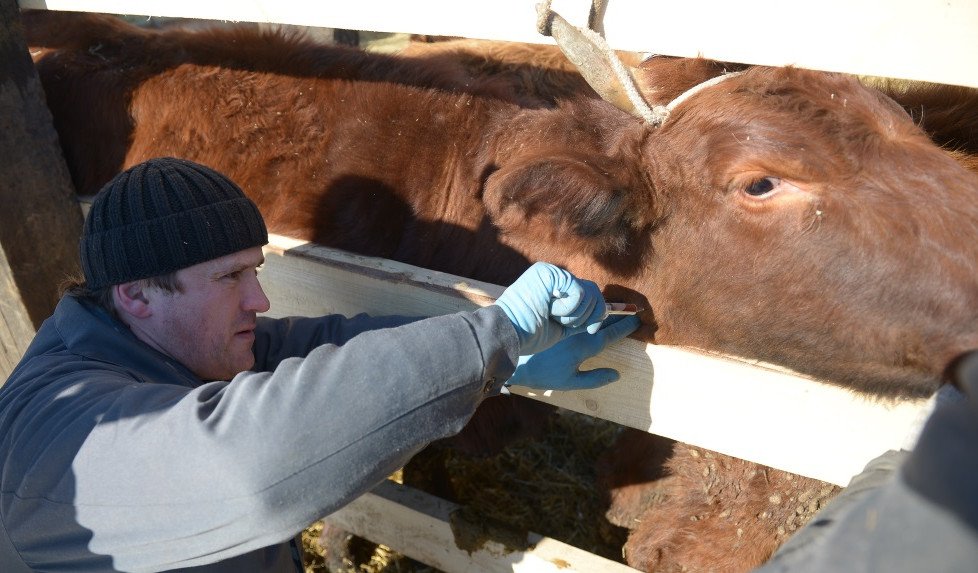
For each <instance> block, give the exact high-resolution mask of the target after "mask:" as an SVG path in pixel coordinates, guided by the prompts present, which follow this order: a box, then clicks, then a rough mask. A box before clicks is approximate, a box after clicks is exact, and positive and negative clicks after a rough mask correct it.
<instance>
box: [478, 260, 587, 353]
mask: <svg viewBox="0 0 978 573" xmlns="http://www.w3.org/2000/svg"><path fill="white" fill-rule="evenodd" d="M495 304H496V305H498V306H500V307H501V308H502V309H503V312H505V313H506V316H508V317H509V320H510V322H512V323H513V326H514V327H516V334H517V336H519V339H520V354H521V355H529V354H536V353H537V352H540V351H543V350H546V349H547V348H550V347H551V346H553V345H554V344H556V343H557V342H559V341H560V340H561V339H563V338H565V337H567V336H570V335H572V334H577V333H578V332H583V331H584V330H585V329H586V330H587V331H588V332H590V333H591V334H594V333H595V332H597V331H598V329H599V328H600V327H601V320H602V319H603V318H604V312H605V305H604V298H603V297H602V296H601V291H600V290H599V289H598V285H596V284H594V283H593V282H591V281H586V280H582V279H579V278H577V277H575V276H574V275H572V274H570V273H569V272H567V271H565V270H564V269H561V268H558V267H556V266H554V265H551V264H549V263H534V264H533V266H532V267H530V268H529V269H527V270H526V272H524V273H523V274H522V275H521V276H520V278H518V279H516V282H514V283H513V284H512V285H511V286H510V287H509V288H508V289H506V290H505V291H504V292H503V294H502V295H501V296H500V297H499V298H498V299H496V303H495Z"/></svg>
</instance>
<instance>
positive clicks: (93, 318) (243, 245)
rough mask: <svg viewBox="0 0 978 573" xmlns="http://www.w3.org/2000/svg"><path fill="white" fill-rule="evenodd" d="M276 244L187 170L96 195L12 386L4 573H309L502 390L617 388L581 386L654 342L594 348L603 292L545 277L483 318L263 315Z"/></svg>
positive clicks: (0, 512)
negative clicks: (354, 520)
mask: <svg viewBox="0 0 978 573" xmlns="http://www.w3.org/2000/svg"><path fill="white" fill-rule="evenodd" d="M266 242H267V231H266V229H265V225H264V222H263V221H262V218H261V216H260V215H259V213H258V211H257V209H256V208H255V205H254V204H253V203H252V202H251V201H250V200H248V199H247V198H246V197H245V196H244V195H243V194H242V193H241V191H240V189H238V188H237V186H235V185H234V184H233V183H232V182H231V181H230V180H228V179H227V178H226V177H224V176H222V175H220V174H218V173H216V172H214V171H212V170H210V169H208V168H206V167H204V166H201V165H197V164H195V163H191V162H189V161H184V160H177V159H172V158H161V159H155V160H150V161H147V162H145V163H143V164H140V165H137V166H135V167H133V168H131V169H129V170H127V171H125V172H123V173H122V174H120V175H119V176H117V177H116V178H115V179H113V180H112V181H110V182H109V183H108V184H107V185H106V186H105V188H103V189H102V191H101V192H100V193H99V194H98V196H97V197H96V198H95V201H94V203H93V205H92V209H91V212H90V213H89V216H88V218H87V220H86V222H85V228H84V231H83V235H82V239H81V261H82V269H83V271H84V278H85V281H84V283H83V284H78V285H75V286H74V287H73V288H72V289H70V291H69V293H68V294H67V295H66V296H65V297H63V298H62V300H61V301H60V303H59V305H58V307H57V309H56V311H55V313H54V315H53V316H52V317H51V318H50V319H48V320H47V321H46V322H45V323H44V325H43V326H42V327H41V328H40V330H39V331H38V334H37V336H36V338H35V340H34V341H33V342H32V344H31V346H30V348H29V349H28V350H27V353H26V355H25V356H24V358H23V360H22V361H21V363H20V364H19V365H18V366H17V368H16V369H15V370H14V372H13V373H12V374H11V376H10V378H9V379H8V381H7V382H6V384H5V385H4V387H3V388H2V389H0V456H2V457H0V463H2V467H0V570H2V571H4V573H13V572H19V571H29V570H73V571H158V570H170V569H175V568H195V567H196V568H199V569H196V570H201V571H296V570H297V568H298V565H297V561H296V559H297V552H296V549H295V545H294V544H293V543H292V541H291V540H292V538H293V537H294V536H295V535H296V534H297V533H299V532H300V531H301V530H302V529H303V528H304V527H305V526H307V525H308V524H309V523H311V522H313V521H315V520H316V519H318V518H320V517H322V516H323V515H326V514H328V513H330V512H332V511H334V510H336V509H337V508H339V507H341V506H343V505H344V504H346V503H348V502H349V501H351V500H352V499H354V498H355V497H357V496H359V495H360V494H362V493H364V492H365V491H367V490H368V489H370V488H371V487H373V486H374V485H375V484H376V483H378V482H379V481H380V480H382V479H384V478H385V477H386V476H387V475H389V474H390V473H391V472H393V471H395V470H396V469H398V468H399V467H401V466H402V465H404V463H406V462H407V461H408V459H409V458H410V457H411V456H412V455H413V454H414V453H416V452H417V451H418V450H420V449H421V448H422V447H423V446H424V445H425V444H427V443H429V442H431V441H432V440H436V439H440V438H444V437H447V436H450V435H452V434H454V433H456V432H458V431H459V430H460V429H461V428H462V427H463V426H464V424H465V423H466V421H467V420H468V419H469V417H470V416H471V415H472V413H473V412H474V410H475V408H476V407H477V406H478V405H479V403H480V402H481V401H482V400H483V398H484V397H486V396H490V395H494V394H497V393H499V392H500V390H501V388H502V387H503V384H504V382H506V381H507V380H509V383H513V384H524V385H531V386H534V387H538V388H549V389H558V390H560V389H570V388H581V387H593V386H597V385H600V384H603V383H606V382H609V381H611V380H613V379H614V378H615V377H616V376H617V373H616V372H614V371H613V370H608V369H601V370H596V371H591V372H584V373H580V372H578V371H577V368H578V366H579V365H580V363H581V361H583V360H584V359H585V358H587V357H588V356H591V355H593V354H596V353H597V352H599V351H600V350H601V349H602V348H603V347H604V346H605V345H606V344H608V343H610V342H612V341H614V340H618V339H620V338H622V337H624V336H625V335H627V334H628V333H629V332H631V331H632V330H634V329H635V328H636V327H637V325H638V322H637V320H636V319H635V318H634V317H632V318H630V319H626V320H623V321H620V322H618V323H615V324H614V325H612V326H608V327H607V328H605V329H603V330H600V331H599V330H598V329H599V326H600V322H601V320H602V318H603V317H604V316H605V306H604V301H603V300H602V298H601V295H600V292H599V291H598V289H597V287H596V286H595V285H594V284H593V283H590V282H588V281H582V280H579V279H577V278H575V277H573V276H572V275H570V274H569V273H567V272H566V271H563V270H561V269H559V268H557V267H553V266H551V265H547V264H543V263H537V264H536V265H534V266H533V267H531V268H530V269H529V270H528V271H527V272H526V274H524V275H523V276H522V277H520V279H518V280H517V281H516V282H515V283H514V284H513V285H512V286H511V287H510V288H508V289H507V290H506V291H505V292H504V293H503V295H502V296H501V297H500V298H499V300H498V301H497V302H496V304H494V305H491V306H489V307H486V308H482V309H479V310H477V311H474V312H463V313H458V314H455V315H449V316H442V317H435V318H430V319H426V320H413V319H408V318H403V317H382V318H371V317H367V316H358V317H354V318H351V319H345V318H343V317H338V316H328V317H323V318H318V319H308V318H292V319H285V320H271V319H267V318H257V315H258V314H259V313H262V312H264V311H266V310H268V307H269V301H268V299H267V298H266V297H265V294H264V292H263V291H262V288H261V286H260V284H259V282H258V279H257V276H256V275H257V272H256V271H257V269H258V267H259V266H260V265H261V264H262V261H263V257H262V251H261V246H262V245H264V244H265V243H266ZM585 331H586V332H585ZM578 333H580V334H578ZM548 349H549V350H548ZM520 355H523V356H524V357H523V359H521V362H525V363H526V364H525V367H524V366H521V367H520V368H518V369H517V362H518V360H517V359H518V357H519V356H520ZM514 370H515V374H514Z"/></svg>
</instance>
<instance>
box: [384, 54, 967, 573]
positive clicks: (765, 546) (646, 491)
mask: <svg viewBox="0 0 978 573" xmlns="http://www.w3.org/2000/svg"><path fill="white" fill-rule="evenodd" d="M401 53H402V54H403V55H409V56H412V57H424V58H435V59H448V60H453V61H456V62H459V63H460V64H461V65H463V66H465V67H466V69H467V70H469V71H470V73H472V74H473V75H476V76H485V75H494V76H504V77H507V78H508V80H509V81H510V82H511V83H512V84H513V85H514V86H516V88H517V89H518V90H519V91H520V92H521V93H523V94H524V95H527V96H533V97H539V98H543V99H546V100H548V101H550V100H552V101H557V100H559V99H561V98H565V97H569V96H571V95H574V94H577V95H584V96H588V97H598V95H597V94H596V93H594V91H593V90H592V89H591V88H590V86H589V85H588V84H587V83H586V82H585V81H584V79H583V78H582V77H581V75H580V74H578V73H577V71H576V68H575V67H574V66H573V64H571V63H570V62H569V61H568V60H567V58H566V57H564V56H563V52H561V51H560V50H559V49H558V48H557V47H556V46H549V45H534V46H529V45H524V44H516V43H509V42H493V41H487V40H471V39H438V40H437V41H431V40H425V39H419V38H416V39H415V41H414V42H412V43H410V44H408V46H407V47H406V49H405V50H403V51H402V52H401ZM619 57H621V58H622V60H624V61H626V62H632V63H634V62H637V61H638V59H637V55H636V54H629V53H623V52H619ZM660 68H661V69H663V70H664V72H662V73H656V71H655V70H656V69H660ZM744 68H745V67H744V66H741V65H737V64H730V63H721V62H712V61H706V60H695V59H692V60H691V59H685V60H679V61H677V60H675V59H673V58H659V59H656V61H654V62H646V63H645V64H643V67H642V68H640V69H638V70H636V71H637V73H636V75H637V77H638V80H639V83H640V89H641V90H642V92H643V94H644V95H645V97H646V98H647V99H649V100H651V101H668V100H671V99H672V98H674V97H676V96H678V95H679V94H680V93H682V92H683V91H684V90H685V89H687V88H688V87H689V86H690V85H694V84H697V83H699V82H702V81H705V80H708V79H709V78H712V77H715V76H718V75H720V74H722V73H724V72H726V71H736V70H742V69H744ZM860 79H861V81H862V82H863V83H864V84H867V85H870V86H872V87H875V88H876V89H879V90H880V91H882V92H884V93H885V94H887V95H889V96H890V97H891V98H893V99H894V100H895V101H896V102H897V103H899V104H900V105H901V106H902V107H903V108H904V109H905V110H906V111H907V113H908V114H909V115H910V116H911V117H912V118H913V120H914V121H915V122H916V123H917V124H918V125H919V126H920V128H921V129H923V130H924V131H925V132H926V133H927V134H928V135H929V136H930V137H931V139H932V140H933V141H934V142H935V143H937V144H939V145H940V146H941V147H942V148H943V149H945V151H947V152H948V153H949V154H950V156H951V157H953V158H954V159H955V160H957V161H958V162H959V163H961V164H962V165H964V166H965V167H967V168H968V169H970V170H972V171H975V172H978V90H976V89H973V88H965V87H960V86H943V85H938V84H930V83H926V82H910V81H897V80H889V79H885V78H869V77H864V78H860ZM598 472H599V482H600V485H601V486H602V489H603V490H604V491H606V492H607V495H608V496H609V505H610V507H609V509H608V512H607V517H608V519H609V520H610V521H611V522H613V523H615V524H617V525H620V526H622V527H627V528H629V529H631V530H632V531H631V533H630V535H629V537H628V542H627V544H626V545H625V548H624V550H625V554H626V556H627V561H628V563H629V564H630V565H632V566H633V567H637V568H640V569H644V570H655V571H673V570H688V571H739V570H747V569H750V568H752V567H753V566H754V565H755V564H756V563H759V562H761V561H763V560H765V559H766V558H767V556H768V555H770V554H771V552H773V551H774V549H776V548H777V546H778V545H780V543H781V542H782V541H783V540H784V539H785V538H786V536H789V535H791V534H792V532H793V531H795V530H796V529H798V528H799V527H800V526H802V525H804V523H805V522H807V520H808V519H809V518H810V517H811V516H812V515H813V514H814V513H815V512H816V511H817V510H818V509H820V508H821V506H822V505H823V504H824V503H825V502H826V501H828V500H829V499H831V497H833V496H834V495H835V493H836V492H837V491H838V488H837V487H834V486H832V485H830V484H825V483H822V482H819V481H817V480H812V479H809V478H804V477H802V476H797V475H792V474H790V473H787V472H783V471H780V470H775V469H773V468H768V467H764V466H760V465H757V464H752V463H749V462H745V461H743V460H738V459H736V458H732V457H730V456H725V455H722V454H717V453H715V452H708V451H702V450H697V449H695V448H690V447H689V446H685V445H679V447H678V448H676V446H675V445H674V443H673V442H672V441H671V440H667V439H665V438H661V437H658V436H654V435H649V434H647V433H645V432H639V431H634V430H626V431H625V432H623V433H622V434H621V435H620V437H619V438H618V440H617V442H616V443H615V445H614V446H613V447H612V448H611V449H610V450H608V451H607V452H606V453H605V455H603V456H602V458H601V460H599V465H598ZM703 539H708V540H709V543H701V542H697V540H703ZM717 547H722V548H723V549H724V550H723V551H718V550H717Z"/></svg>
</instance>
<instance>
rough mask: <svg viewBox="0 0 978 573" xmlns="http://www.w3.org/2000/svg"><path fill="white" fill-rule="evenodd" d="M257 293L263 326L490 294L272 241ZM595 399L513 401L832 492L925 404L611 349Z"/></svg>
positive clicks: (467, 283) (491, 290) (713, 362)
mask: <svg viewBox="0 0 978 573" xmlns="http://www.w3.org/2000/svg"><path fill="white" fill-rule="evenodd" d="M261 278H262V283H263V284H264V285H265V288H266V291H267V294H268V296H269V298H270V299H271V301H272V309H271V312H270V313H269V314H270V315H272V316H287V315H319V314H325V313H331V312H333V313H341V314H346V315H351V314H355V313H357V312H367V313H370V314H375V315H376V314H405V315H411V316H432V315H436V314H443V313H449V312H457V311H459V310H469V309H474V308H477V307H478V306H481V305H485V304H490V303H491V302H492V300H494V299H495V297H497V296H498V295H499V294H500V293H501V292H502V290H503V289H502V287H500V286H497V285H491V284H487V283H481V282H478V281H471V280H468V279H463V278H460V277H456V276H453V275H449V274H445V273H439V272H436V271H430V270H426V269H420V268H417V267H412V266H410V265H405V264H402V263H397V262H394V261H388V260H384V259H376V258H372V257H364V256H360V255H354V254H350V253H345V252H343V251H338V250H336V249H328V248H325V247H321V246H317V245H311V244H308V243H303V242H301V241H295V240H293V239H288V238H285V237H280V236H272V238H271V243H270V245H269V247H268V248H267V249H266V264H265V267H264V269H263V270H262V274H261ZM596 366H611V367H614V368H617V369H618V370H619V371H620V372H621V374H622V377H621V380H619V381H618V382H616V383H614V384H611V385H609V386H606V387H604V388H599V389H596V390H588V391H579V392H556V393H552V392H550V393H543V394H541V393H536V392H533V391H529V390H527V389H520V388H514V391H515V392H516V393H519V394H522V395H525V396H529V397H531V398H534V399H537V400H541V401H544V402H549V403H551V404H555V405H557V406H561V407H563V408H567V409H570V410H574V411H577V412H581V413H585V414H589V415H591V416H596V417H600V418H603V419H606V420H611V421H614V422H617V423H620V424H623V425H626V426H630V427H633V428H638V429H641V430H645V431H648V432H651V433H654V434H659V435H663V436H668V437H670V438H673V439H676V440H679V441H682V442H687V443H690V444H695V445H698V446H701V447H704V448H708V449H711V450H715V451H718V452H722V453H725V454H729V455H732V456H735V457H738V458H742V459H746V460H751V461H754V462H758V463H762V464H765V465H768V466H772V467H775V468H779V469H782V470H786V471H789V472H792V473H797V474H801V475H806V476H809V477H813V478H817V479H820V480H824V481H827V482H831V483H835V484H838V485H846V484H847V483H848V481H849V478H850V477H851V476H853V475H855V474H857V473H859V472H860V471H861V470H862V468H863V466H864V465H865V464H866V462H868V461H869V460H871V459H872V458H874V457H876V456H877V455H879V454H881V453H883V452H885V451H887V450H889V449H897V448H900V447H901V446H904V445H905V443H906V438H907V436H908V435H912V434H913V433H914V432H915V431H916V428H917V427H918V426H919V423H920V420H921V419H922V418H923V417H925V416H926V415H927V413H928V412H929V408H930V407H931V403H930V401H915V402H903V403H886V402H878V401H874V400H870V399H867V398H864V397H861V396H858V395H856V394H854V393H852V392H849V391H847V390H845V389H842V388H839V387H836V386H831V385H828V384H823V383H820V382H818V381H815V380H811V379H808V378H805V377H803V376H799V375H797V374H795V373H792V372H789V371H787V370H784V369H780V368H777V367H774V366H771V365H764V364H759V363H756V362H750V361H744V360H738V359H734V358H731V357H724V356H714V355H708V354H705V353H702V352H696V351H693V350H690V349H684V348H677V347H670V346H663V345H652V344H644V343H640V342H638V341H636V340H631V339H628V340H625V341H622V342H620V343H618V344H616V345H614V346H612V347H611V348H609V349H608V350H606V351H605V352H604V353H603V354H602V355H601V356H599V357H598V358H596V359H594V360H592V361H589V362H588V363H587V364H586V365H585V367H596Z"/></svg>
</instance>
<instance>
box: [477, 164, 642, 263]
mask: <svg viewBox="0 0 978 573" xmlns="http://www.w3.org/2000/svg"><path fill="white" fill-rule="evenodd" d="M599 163H600V160H594V159H592V158H585V157H569V156H561V157H554V156H547V157H536V158H528V159H524V160H522V161H519V162H517V163H514V164H511V165H507V166H505V167H502V168H500V169H498V170H497V171H495V172H493V173H492V174H491V175H489V177H488V178H487V179H486V182H485V187H484V194H483V202H484V203H485V206H486V210H487V212H488V213H489V216H490V217H491V218H492V221H493V223H494V224H495V225H496V227H498V228H499V229H500V230H501V231H502V232H503V233H506V234H518V235H521V236H524V237H527V238H536V239H539V240H543V241H546V240H558V241H559V240H567V239H572V240H573V241H574V242H575V243H581V242H583V243H584V244H583V245H581V246H586V247H587V248H588V250H589V251H590V252H592V253H595V254H599V255H620V254H623V253H625V252H627V251H628V249H629V247H630V246H631V245H632V244H633V243H634V241H635V238H636V236H637V234H638V233H639V232H640V230H641V228H642V227H643V226H644V224H645V222H643V220H642V219H643V217H642V216H641V215H642V213H643V209H644V210H647V209H648V208H649V206H648V205H641V200H640V199H639V197H640V196H643V195H644V193H641V192H640V191H639V189H640V188H639V187H638V186H637V184H635V183H632V184H629V183H628V177H626V176H625V174H624V173H623V171H622V169H621V167H616V166H614V165H610V164H611V162H610V161H607V160H606V163H608V164H609V165H600V164H599Z"/></svg>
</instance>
